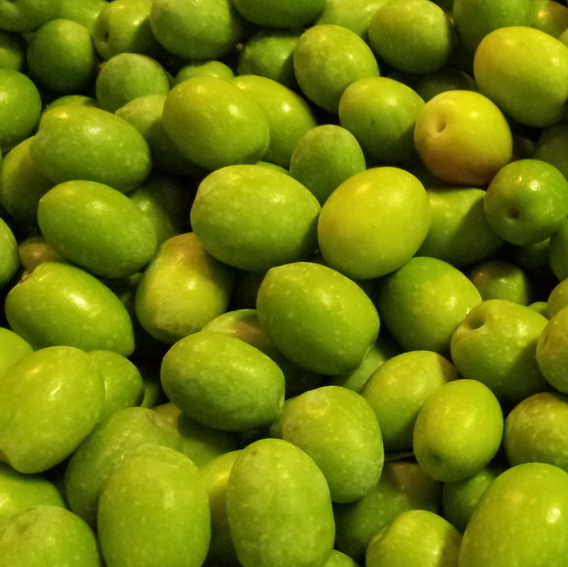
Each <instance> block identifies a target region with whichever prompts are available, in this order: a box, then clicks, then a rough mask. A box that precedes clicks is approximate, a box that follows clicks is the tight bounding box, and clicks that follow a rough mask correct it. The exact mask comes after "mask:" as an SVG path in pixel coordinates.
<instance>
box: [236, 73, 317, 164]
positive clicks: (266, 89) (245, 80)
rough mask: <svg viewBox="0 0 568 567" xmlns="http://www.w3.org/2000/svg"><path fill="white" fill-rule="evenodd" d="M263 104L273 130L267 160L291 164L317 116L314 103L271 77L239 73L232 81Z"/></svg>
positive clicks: (314, 123)
mask: <svg viewBox="0 0 568 567" xmlns="http://www.w3.org/2000/svg"><path fill="white" fill-rule="evenodd" d="M231 82H232V83H233V85H235V86H236V87H237V88H238V89H239V90H240V91H241V92H243V93H245V94H247V95H248V96H249V97H250V98H251V99H252V100H253V101H254V102H256V104H257V105H258V106H259V107H260V108H261V110H262V112H263V113H264V115H265V117H266V121H267V122H268V127H269V130H270V144H269V146H268V149H267V150H266V153H265V154H264V156H263V160H264V161H268V162H270V163H275V164H276V165H280V166H281V167H284V168H287V167H288V166H289V165H290V157H291V155H292V151H293V149H294V147H295V145H296V143H297V142H298V140H299V139H300V138H301V137H302V136H303V135H304V134H306V133H307V132H308V131H309V130H311V129H312V128H315V127H316V126H317V120H316V117H315V115H314V112H313V110H312V108H311V107H310V105H309V104H308V103H307V102H306V101H305V100H304V99H303V98H302V97H301V96H300V95H298V94H297V93H295V92H294V91H293V90H291V89H289V88H288V87H285V86H284V85H281V84H280V83H278V82H277V81H274V80H272V79H269V78H267V77H258V76H256V75H239V76H238V77H235V78H234V79H233V80H232V81H231Z"/></svg>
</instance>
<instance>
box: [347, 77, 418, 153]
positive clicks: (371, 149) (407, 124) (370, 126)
mask: <svg viewBox="0 0 568 567" xmlns="http://www.w3.org/2000/svg"><path fill="white" fill-rule="evenodd" d="M423 106H424V101H423V100H422V98H421V97H420V96H419V95H418V93H416V91H414V90H413V89H411V88H410V87H408V86H407V85H405V84H404V83H401V82H400V81H395V80H393V79H389V78H387V77H371V78H367V79H359V80H358V81H356V82H355V83H352V84H351V85H349V86H348V87H347V88H346V89H345V91H343V94H342V95H341V99H340V100H339V109H338V112H339V121H340V123H341V125H342V126H343V127H344V128H347V130H349V131H350V132H351V133H352V134H353V135H354V136H355V138H357V140H358V142H359V143H360V144H361V147H362V148H363V150H364V152H365V155H366V156H367V157H368V159H369V160H370V161H371V163H389V164H391V163H399V162H402V161H404V160H407V159H410V158H412V157H414V156H415V155H416V149H415V148H414V139H413V133H414V125H415V124H416V118H417V116H418V113H419V112H420V110H421V109H422V107H423Z"/></svg>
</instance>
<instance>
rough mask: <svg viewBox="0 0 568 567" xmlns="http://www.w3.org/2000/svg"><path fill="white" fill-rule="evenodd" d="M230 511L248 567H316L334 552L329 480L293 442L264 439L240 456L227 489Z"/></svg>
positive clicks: (240, 552) (242, 559)
mask: <svg viewBox="0 0 568 567" xmlns="http://www.w3.org/2000/svg"><path fill="white" fill-rule="evenodd" d="M227 512H228V516H229V527H230V530H231V535H232V537H233V540H234V543H235V548H236V551H237V556H238V558H239V561H240V562H241V563H242V565H243V566H244V567H287V566H289V565H296V566H297V567H316V566H319V565H322V564H323V563H324V562H325V560H326V559H327V557H328V556H329V554H330V553H331V550H332V548H333V539H334V533H335V530H334V519H333V511H332V506H331V499H330V496H329V488H328V486H327V483H326V481H325V477H324V476H323V474H322V472H321V471H320V470H319V468H318V467H317V465H316V464H315V463H314V461H313V460H312V459H311V458H310V457H309V456H308V455H306V453H304V452H303V451H302V450H301V449H298V448H297V447H295V446H294V445H292V444H291V443H289V442H288V441H284V440H282V439H260V440H259V441H255V442H253V443H251V444H249V445H248V446H247V447H245V448H244V449H243V450H242V451H241V453H240V455H239V456H238V457H237V460H236V461H235V464H234V465H233V469H232V471H231V476H230V478H229V483H228V486H227ZM261 534H262V537H261Z"/></svg>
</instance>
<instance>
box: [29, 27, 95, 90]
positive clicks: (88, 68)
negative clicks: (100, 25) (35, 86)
mask: <svg viewBox="0 0 568 567" xmlns="http://www.w3.org/2000/svg"><path fill="white" fill-rule="evenodd" d="M27 62H28V68H29V73H30V75H31V77H32V78H33V79H34V80H35V81H37V82H38V83H39V84H40V85H43V86H44V87H47V88H48V89H50V90H51V91H53V92H56V93H62V94H67V93H68V94H77V93H82V92H83V91H85V90H87V89H88V88H89V87H90V85H91V82H92V81H93V80H94V78H95V73H96V57H95V49H94V47H93V43H92V41H91V36H90V34H89V30H88V29H87V28H86V27H85V26H83V25H81V24H80V23H77V22H74V21H72V20H66V19H63V18H58V19H55V20H50V21H49V22H47V23H46V24H44V25H43V26H42V27H41V28H40V29H39V30H37V31H36V32H35V33H34V35H33V39H32V41H31V42H30V44H29V46H28V50H27Z"/></svg>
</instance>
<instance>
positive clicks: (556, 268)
mask: <svg viewBox="0 0 568 567" xmlns="http://www.w3.org/2000/svg"><path fill="white" fill-rule="evenodd" d="M549 242H550V246H549V248H548V262H549V264H550V268H551V269H552V272H553V273H554V275H555V276H556V277H557V278H558V280H560V281H562V280H564V279H566V278H567V277H568V262H567V261H566V250H567V249H568V221H567V220H566V219H564V221H563V222H562V224H561V225H560V228H559V229H558V230H557V231H556V232H555V233H554V234H553V235H552V236H551V237H550V241H549Z"/></svg>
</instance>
